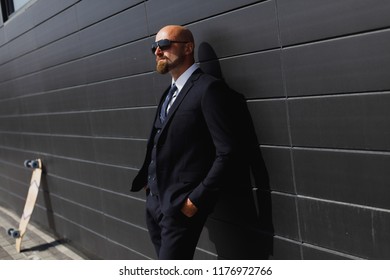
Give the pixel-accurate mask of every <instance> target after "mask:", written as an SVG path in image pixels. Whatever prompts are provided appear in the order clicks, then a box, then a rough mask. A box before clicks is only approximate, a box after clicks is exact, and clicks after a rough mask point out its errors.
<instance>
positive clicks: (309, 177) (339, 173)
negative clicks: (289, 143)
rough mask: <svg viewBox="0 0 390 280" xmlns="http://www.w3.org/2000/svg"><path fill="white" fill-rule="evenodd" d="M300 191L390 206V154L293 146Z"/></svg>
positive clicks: (332, 198)
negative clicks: (297, 147) (321, 149)
mask: <svg viewBox="0 0 390 280" xmlns="http://www.w3.org/2000/svg"><path fill="white" fill-rule="evenodd" d="M294 169H295V172H296V173H295V178H296V184H297V191H298V193H299V194H301V195H305V196H312V197H318V198H324V199H329V200H336V201H342V202H348V203H354V204H361V205H367V206H373V207H379V208H384V209H389V208H390V202H389V200H388V197H389V196H390V189H389V182H390V174H389V172H388V171H389V170H390V155H389V154H375V153H353V152H342V151H316V150H301V149H294Z"/></svg>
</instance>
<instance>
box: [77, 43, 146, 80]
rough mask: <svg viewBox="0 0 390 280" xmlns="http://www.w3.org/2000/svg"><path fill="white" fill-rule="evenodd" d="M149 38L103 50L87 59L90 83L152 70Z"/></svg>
mask: <svg viewBox="0 0 390 280" xmlns="http://www.w3.org/2000/svg"><path fill="white" fill-rule="evenodd" d="M148 49H149V44H148V41H147V40H142V41H139V42H136V43H132V44H129V45H124V46H122V47H119V48H115V49H113V50H109V51H105V52H101V53H99V54H97V55H93V56H90V57H88V58H86V59H85V65H86V73H85V74H86V77H87V82H88V83H93V82H99V81H104V80H109V79H114V78H121V77H126V76H130V75H135V74H142V73H145V72H149V71H151V70H152V65H154V63H152V59H154V58H153V56H152V54H151V53H150V51H148Z"/></svg>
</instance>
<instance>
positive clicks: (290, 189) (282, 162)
mask: <svg viewBox="0 0 390 280" xmlns="http://www.w3.org/2000/svg"><path fill="white" fill-rule="evenodd" d="M261 153H262V155H263V158H264V162H265V166H266V169H267V173H268V177H269V185H270V189H271V190H276V191H281V192H287V193H291V194H292V193H295V190H294V183H293V171H292V161H291V151H290V149H289V148H282V147H261Z"/></svg>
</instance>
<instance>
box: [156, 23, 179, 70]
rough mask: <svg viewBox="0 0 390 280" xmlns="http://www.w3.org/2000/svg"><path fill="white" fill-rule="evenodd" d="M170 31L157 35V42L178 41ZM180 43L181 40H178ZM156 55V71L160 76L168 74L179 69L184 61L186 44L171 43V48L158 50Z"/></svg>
mask: <svg viewBox="0 0 390 280" xmlns="http://www.w3.org/2000/svg"><path fill="white" fill-rule="evenodd" d="M169 31H170V30H169V29H168V30H164V29H163V30H161V31H160V32H159V33H157V35H156V42H158V41H159V40H162V39H168V40H170V41H176V40H177V38H175V36H174V34H173V32H169ZM178 41H179V40H178ZM154 54H155V55H156V70H157V72H158V73H160V74H166V73H168V72H170V71H172V70H174V69H175V68H177V67H179V66H180V65H181V64H182V62H183V61H184V55H185V54H184V44H181V43H171V45H170V46H169V48H166V49H164V50H161V49H160V48H157V49H156V51H155V53H154Z"/></svg>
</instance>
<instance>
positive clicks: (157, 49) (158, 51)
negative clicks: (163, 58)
mask: <svg viewBox="0 0 390 280" xmlns="http://www.w3.org/2000/svg"><path fill="white" fill-rule="evenodd" d="M154 54H155V55H156V56H160V55H162V54H163V51H162V50H161V49H160V47H159V46H157V48H156V51H155V52H154Z"/></svg>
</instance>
